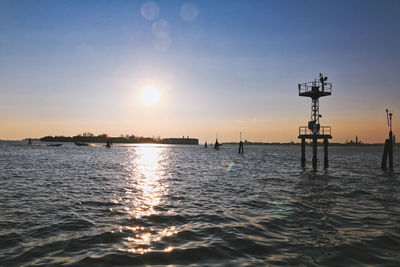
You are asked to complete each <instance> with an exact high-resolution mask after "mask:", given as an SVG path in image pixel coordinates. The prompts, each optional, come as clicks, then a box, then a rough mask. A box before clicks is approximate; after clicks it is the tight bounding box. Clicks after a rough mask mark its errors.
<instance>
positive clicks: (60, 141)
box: [0, 137, 400, 147]
mask: <svg viewBox="0 0 400 267" xmlns="http://www.w3.org/2000/svg"><path fill="white" fill-rule="evenodd" d="M69 138H71V137H69ZM114 138H115V137H114ZM114 138H112V137H111V138H110V140H111V141H112V142H113V143H118V144H178V145H179V144H186V143H178V142H177V143H167V142H162V140H163V139H161V140H160V141H158V140H157V141H155V140H149V139H151V138H148V137H146V138H143V139H144V140H143V139H142V140H135V141H130V140H129V141H128V140H121V139H119V137H117V138H118V140H115V139H114ZM191 139H192V138H191ZM183 140H184V139H183ZM18 141H28V139H27V138H25V139H22V140H1V139H0V142H18ZM32 141H35V142H44V143H51V142H53V143H56V142H57V143H74V142H85V143H99V144H101V143H106V140H105V141H98V140H94V139H92V140H91V139H89V138H88V139H85V140H84V141H82V140H81V141H76V140H65V139H64V140H60V138H54V139H49V138H46V139H44V138H32ZM208 144H209V145H213V143H212V142H211V143H208ZM221 144H222V145H235V146H238V145H239V142H225V143H221ZM306 144H308V145H311V143H306ZM191 145H200V146H202V145H204V144H201V143H198V144H196V143H191ZM244 145H245V146H300V145H301V143H295V142H289V143H287V142H286V143H280V142H244ZM318 145H319V146H322V145H323V143H318ZM383 145H384V143H362V144H354V143H329V146H338V147H374V146H383ZM395 147H400V144H399V143H397V144H395Z"/></svg>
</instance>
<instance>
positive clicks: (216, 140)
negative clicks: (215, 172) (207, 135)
mask: <svg viewBox="0 0 400 267" xmlns="http://www.w3.org/2000/svg"><path fill="white" fill-rule="evenodd" d="M214 150H219V143H218V134H217V135H216V139H215V144H214Z"/></svg>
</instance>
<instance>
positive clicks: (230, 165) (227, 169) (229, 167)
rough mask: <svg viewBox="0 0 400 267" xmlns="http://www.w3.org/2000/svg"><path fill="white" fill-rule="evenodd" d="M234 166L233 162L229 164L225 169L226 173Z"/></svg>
mask: <svg viewBox="0 0 400 267" xmlns="http://www.w3.org/2000/svg"><path fill="white" fill-rule="evenodd" d="M234 165H235V162H233V161H232V162H230V163H229V165H228V167H226V171H227V172H229V171H230V170H232V168H233V166H234Z"/></svg>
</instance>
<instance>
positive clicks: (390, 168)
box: [388, 140, 393, 171]
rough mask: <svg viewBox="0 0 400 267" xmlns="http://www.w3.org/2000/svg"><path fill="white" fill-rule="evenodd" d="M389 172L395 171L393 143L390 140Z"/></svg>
mask: <svg viewBox="0 0 400 267" xmlns="http://www.w3.org/2000/svg"><path fill="white" fill-rule="evenodd" d="M388 152H389V153H388V154H389V170H391V171H393V142H392V141H391V140H389V151H388Z"/></svg>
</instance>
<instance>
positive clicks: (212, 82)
mask: <svg viewBox="0 0 400 267" xmlns="http://www.w3.org/2000/svg"><path fill="white" fill-rule="evenodd" d="M145 3H146V1H5V0H2V1H0V93H1V98H0V120H1V121H2V122H3V127H2V130H1V132H0V138H1V139H15V138H23V137H28V136H32V137H41V136H44V135H75V134H78V133H81V132H86V131H91V132H93V133H95V134H101V133H103V132H105V133H108V134H110V135H119V134H121V133H123V134H127V133H129V134H137V135H145V136H151V135H154V136H163V137H169V136H171V137H172V136H182V135H185V136H187V135H190V136H196V137H199V138H200V139H201V141H204V140H210V141H211V140H213V139H214V138H215V133H216V132H218V133H219V136H220V138H221V139H222V140H223V141H232V140H236V139H237V138H238V136H239V131H242V132H244V135H245V137H246V138H248V139H249V140H253V141H267V142H272V141H281V142H284V141H292V140H293V141H296V138H297V129H298V126H299V125H305V124H306V123H307V121H308V120H309V116H310V100H308V99H304V98H300V97H298V96H297V83H301V82H306V81H310V80H312V79H314V78H317V75H318V73H319V72H323V73H324V74H326V75H327V76H328V77H329V81H330V82H332V83H333V96H331V97H329V98H326V99H321V113H322V114H323V115H324V117H323V118H322V120H321V122H322V124H324V125H332V127H333V135H334V141H340V142H341V141H345V140H346V139H350V138H354V136H355V135H356V134H357V135H359V136H360V137H361V138H362V139H363V140H365V141H367V142H380V141H383V139H384V138H385V137H386V134H387V127H386V126H385V109H386V108H387V107H389V108H390V109H391V110H393V112H394V114H395V115H394V125H395V132H396V131H398V129H399V128H398V127H397V124H398V123H397V122H398V121H399V120H398V118H397V116H399V115H400V109H399V107H400V105H399V104H400V89H399V85H398V81H397V79H396V78H397V77H399V76H400V52H399V47H400V31H399V28H400V17H399V16H398V14H399V13H400V2H399V1H390V0H384V1H367V0H363V1H355V0H351V1H324V0H321V1H316V0H315V1H311V0H309V1H306V0H305V1H285V0H282V1H152V3H155V4H156V5H157V6H158V8H159V15H158V16H157V17H156V18H155V19H154V20H147V19H146V18H145V17H144V16H142V14H141V8H142V6H143V4H145ZM187 3H191V4H192V6H193V5H194V6H195V7H197V11H198V16H197V17H196V18H195V19H194V20H193V21H185V20H184V19H183V18H182V16H181V8H182V6H183V5H185V4H187ZM160 21H162V22H163V23H167V24H168V26H169V27H168V28H169V31H168V29H167V30H166V32H161V33H156V34H155V33H154V29H153V28H154V23H157V22H160ZM157 34H158V35H160V34H161V35H162V36H163V38H159V36H158V35H157ZM150 85H152V86H155V87H157V88H158V89H159V90H160V92H161V101H160V103H159V104H158V105H157V106H155V107H152V108H148V107H145V106H144V105H143V104H142V103H140V99H139V98H140V97H138V95H139V92H140V90H141V89H142V88H143V87H146V86H150Z"/></svg>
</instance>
